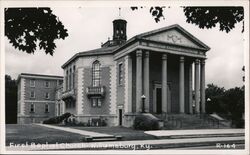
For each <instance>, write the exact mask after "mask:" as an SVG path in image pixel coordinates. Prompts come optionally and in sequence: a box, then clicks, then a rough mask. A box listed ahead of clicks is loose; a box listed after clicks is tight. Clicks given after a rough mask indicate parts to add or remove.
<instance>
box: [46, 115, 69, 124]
mask: <svg viewBox="0 0 250 155" xmlns="http://www.w3.org/2000/svg"><path fill="white" fill-rule="evenodd" d="M70 116H71V114H70V113H65V114H62V115H61V116H56V117H52V118H49V119H47V120H44V121H43V124H59V123H62V122H63V121H64V120H65V121H66V122H67V119H68V118H69V117H70Z"/></svg>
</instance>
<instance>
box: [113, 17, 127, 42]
mask: <svg viewBox="0 0 250 155" xmlns="http://www.w3.org/2000/svg"><path fill="white" fill-rule="evenodd" d="M126 26H127V21H126V20H123V19H116V20H114V21H113V40H121V41H126V40H127V33H126Z"/></svg>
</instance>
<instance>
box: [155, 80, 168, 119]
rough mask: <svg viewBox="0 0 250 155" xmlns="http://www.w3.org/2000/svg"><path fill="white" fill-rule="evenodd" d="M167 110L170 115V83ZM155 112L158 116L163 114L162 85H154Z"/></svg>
mask: <svg viewBox="0 0 250 155" xmlns="http://www.w3.org/2000/svg"><path fill="white" fill-rule="evenodd" d="M167 89H168V90H167V92H168V93H167V103H168V105H167V109H168V111H167V112H168V113H171V111H172V110H171V109H172V106H171V100H172V99H171V83H168V87H167ZM153 112H154V113H157V114H161V113H162V88H161V83H154V89H153Z"/></svg>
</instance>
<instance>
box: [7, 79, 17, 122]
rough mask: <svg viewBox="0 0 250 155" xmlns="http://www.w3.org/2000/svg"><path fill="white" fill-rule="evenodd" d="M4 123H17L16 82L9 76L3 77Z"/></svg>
mask: <svg viewBox="0 0 250 155" xmlns="http://www.w3.org/2000/svg"><path fill="white" fill-rule="evenodd" d="M5 121H6V123H7V124H10V123H11V124H13V123H16V122H17V81H16V80H15V79H12V78H11V76H9V75H5Z"/></svg>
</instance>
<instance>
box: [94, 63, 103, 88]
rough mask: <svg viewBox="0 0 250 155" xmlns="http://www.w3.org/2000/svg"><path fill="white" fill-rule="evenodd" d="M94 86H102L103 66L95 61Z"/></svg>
mask: <svg viewBox="0 0 250 155" xmlns="http://www.w3.org/2000/svg"><path fill="white" fill-rule="evenodd" d="M92 85H93V86H94V87H97V86H100V85H101V64H100V62H99V61H95V62H94V63H93V66H92Z"/></svg>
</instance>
